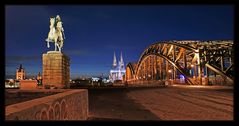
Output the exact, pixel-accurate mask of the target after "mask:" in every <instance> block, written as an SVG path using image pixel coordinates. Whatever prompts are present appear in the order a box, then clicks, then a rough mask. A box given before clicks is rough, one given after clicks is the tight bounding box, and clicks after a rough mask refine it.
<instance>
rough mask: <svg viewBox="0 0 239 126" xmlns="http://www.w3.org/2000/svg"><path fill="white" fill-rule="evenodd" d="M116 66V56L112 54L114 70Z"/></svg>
mask: <svg viewBox="0 0 239 126" xmlns="http://www.w3.org/2000/svg"><path fill="white" fill-rule="evenodd" d="M116 66H117V61H116V56H115V52H114V60H113V67H114V68H115V67H116Z"/></svg>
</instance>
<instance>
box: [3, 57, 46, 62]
mask: <svg viewBox="0 0 239 126" xmlns="http://www.w3.org/2000/svg"><path fill="white" fill-rule="evenodd" d="M38 60H41V57H40V56H6V62H7V63H13V62H25V61H38Z"/></svg>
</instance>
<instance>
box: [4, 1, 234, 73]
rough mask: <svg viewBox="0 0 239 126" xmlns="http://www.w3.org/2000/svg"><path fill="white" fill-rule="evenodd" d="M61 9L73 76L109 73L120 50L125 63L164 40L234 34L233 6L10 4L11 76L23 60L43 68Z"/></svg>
mask: <svg viewBox="0 0 239 126" xmlns="http://www.w3.org/2000/svg"><path fill="white" fill-rule="evenodd" d="M57 14H59V15H60V16H61V18H62V21H63V27H64V30H65V35H66V39H65V42H64V46H63V50H62V52H63V53H65V54H66V55H68V56H69V57H70V59H71V68H70V69H71V70H70V71H71V76H72V77H76V76H82V75H88V76H92V75H93V76H99V75H101V74H102V73H103V74H104V75H105V76H107V75H108V73H109V70H110V68H111V66H112V62H113V53H114V51H115V53H116V56H117V60H119V58H120V52H121V51H122V54H123V58H124V63H125V64H127V63H128V62H131V61H138V59H139V56H140V55H141V53H142V52H143V50H144V49H145V48H146V47H147V46H149V45H150V44H153V43H155V42H157V41H163V40H216V39H217V40H218V39H233V37H234V36H233V34H234V29H233V27H234V25H233V24H234V8H233V6H231V5H61V6H57V5H50V6H47V5H44V6H36V5H34V6H30V5H26V6H24V5H16V6H13V5H11V6H10V5H9V6H5V32H6V34H5V46H6V47H5V49H6V50H5V56H6V58H5V60H6V63H5V64H6V66H5V68H6V72H5V74H6V76H9V75H15V71H16V68H17V67H18V66H19V64H23V67H24V68H25V69H26V72H27V75H37V73H38V72H41V73H42V54H43V53H46V52H47V51H50V50H54V45H53V44H52V43H51V48H49V49H48V48H47V45H46V42H45V39H46V37H47V34H48V32H49V18H50V17H51V16H56V15H57Z"/></svg>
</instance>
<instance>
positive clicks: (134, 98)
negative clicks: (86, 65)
mask: <svg viewBox="0 0 239 126" xmlns="http://www.w3.org/2000/svg"><path fill="white" fill-rule="evenodd" d="M89 104H90V118H89V119H90V120H233V89H232V88H224V87H215V88H214V87H206V88H205V87H200V86H199V87H190V86H189V87H187V86H169V87H164V88H163V87H159V88H128V89H126V88H121V89H102V90H101V89H91V90H89Z"/></svg>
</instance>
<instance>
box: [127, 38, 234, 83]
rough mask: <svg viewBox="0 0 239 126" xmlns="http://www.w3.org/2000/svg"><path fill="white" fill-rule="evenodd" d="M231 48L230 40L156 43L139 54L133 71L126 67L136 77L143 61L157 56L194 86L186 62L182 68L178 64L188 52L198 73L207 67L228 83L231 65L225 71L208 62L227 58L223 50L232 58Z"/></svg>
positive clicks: (131, 68) (131, 67)
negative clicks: (196, 66) (176, 50)
mask: <svg viewBox="0 0 239 126" xmlns="http://www.w3.org/2000/svg"><path fill="white" fill-rule="evenodd" d="M232 46H233V41H231V40H215V41H163V42H157V43H154V44H152V45H150V46H148V47H147V48H146V49H145V50H144V51H143V53H141V56H140V58H139V60H138V62H137V67H136V69H134V67H133V66H132V64H130V63H129V64H128V65H127V66H128V67H129V68H130V70H131V74H132V75H134V76H137V74H138V72H139V68H140V67H141V64H142V62H144V59H147V57H148V56H150V55H155V56H159V57H161V58H163V59H165V60H167V62H169V63H170V64H171V65H173V67H175V68H176V69H177V70H178V71H179V72H180V73H181V74H183V75H184V76H185V78H186V80H187V81H188V82H189V84H195V82H193V81H192V80H190V79H189V75H188V73H187V72H186V71H185V70H186V69H187V64H188V62H187V61H184V68H183V67H182V66H180V65H179V62H178V61H179V59H180V58H181V57H182V53H184V54H183V55H184V58H185V57H186V52H189V53H188V54H187V55H193V56H191V58H192V60H191V63H195V62H196V63H198V64H196V65H198V67H199V69H198V70H199V73H200V72H201V70H202V66H203V67H207V68H209V69H210V70H212V71H214V72H216V73H218V74H219V75H221V76H223V77H224V78H226V79H227V80H229V81H230V82H233V79H232V78H231V77H229V76H228V71H229V70H230V69H232V67H233V63H231V65H230V66H229V67H228V68H226V69H225V68H224V66H223V65H221V69H220V68H218V67H217V66H216V65H215V64H212V63H210V62H213V63H214V62H218V59H220V57H222V56H223V55H226V56H228V53H225V50H226V51H227V50H229V51H230V52H229V53H230V55H229V57H232V56H233V55H232V51H231V50H232ZM175 48H179V50H178V52H179V53H178V54H176V57H175V54H173V58H172V56H170V55H171V54H172V52H173V53H175ZM218 48H220V49H221V48H222V49H224V50H223V51H224V52H220V51H217V50H218ZM229 48H230V49H229ZM172 49H173V51H172ZM181 50H184V51H181ZM208 52H209V53H210V54H209V53H208ZM207 54H209V55H207ZM214 54H217V56H215V57H216V59H215V57H214V56H213V55H214ZM195 57H196V58H195ZM207 60H208V61H207ZM221 60H224V59H223V58H221ZM209 61H210V62H209ZM222 62H224V61H222ZM189 63H190V62H189ZM219 66H220V65H219ZM224 69H225V70H224ZM200 77H201V73H200Z"/></svg>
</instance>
